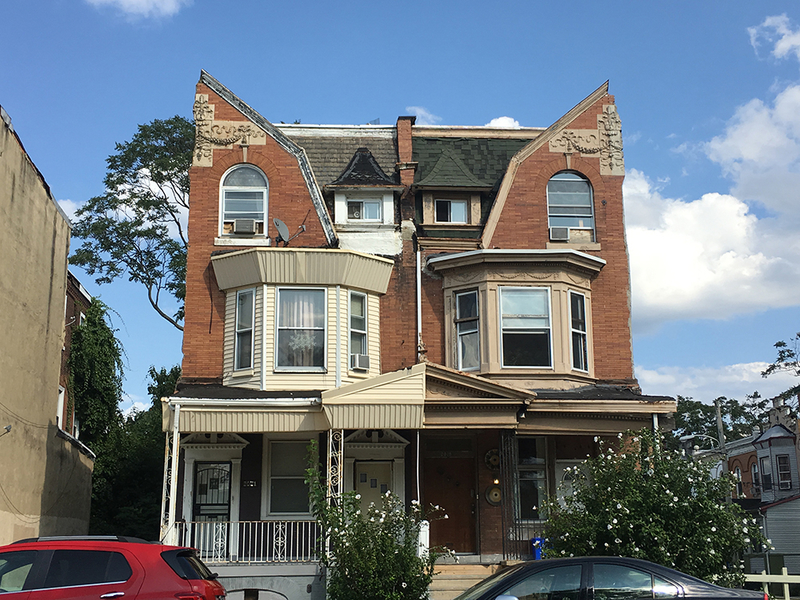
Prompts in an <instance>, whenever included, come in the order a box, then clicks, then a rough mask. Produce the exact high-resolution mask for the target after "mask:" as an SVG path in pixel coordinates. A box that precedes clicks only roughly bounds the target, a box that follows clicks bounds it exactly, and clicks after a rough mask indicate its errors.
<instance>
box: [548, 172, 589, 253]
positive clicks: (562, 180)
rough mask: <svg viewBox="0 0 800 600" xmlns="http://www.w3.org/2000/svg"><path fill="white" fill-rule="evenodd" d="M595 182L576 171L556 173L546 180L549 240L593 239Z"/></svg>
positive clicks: (582, 240)
mask: <svg viewBox="0 0 800 600" xmlns="http://www.w3.org/2000/svg"><path fill="white" fill-rule="evenodd" d="M593 205H594V203H593V201H592V185H591V184H590V183H589V180H588V179H586V178H585V177H583V176H582V175H580V174H578V173H575V172H573V171H562V172H561V173H556V174H555V175H554V176H553V177H552V178H551V179H550V181H549V182H548V184H547V216H548V222H549V225H550V240H551V241H561V242H594V241H595V240H594V208H593Z"/></svg>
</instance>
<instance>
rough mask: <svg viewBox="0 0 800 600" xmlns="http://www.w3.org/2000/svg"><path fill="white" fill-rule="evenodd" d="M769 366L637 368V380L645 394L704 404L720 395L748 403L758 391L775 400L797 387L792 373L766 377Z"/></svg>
mask: <svg viewBox="0 0 800 600" xmlns="http://www.w3.org/2000/svg"><path fill="white" fill-rule="evenodd" d="M767 366H768V365H767V363H765V362H753V363H741V364H735V365H725V366H722V367H658V368H655V369H648V368H646V367H643V366H641V365H637V366H636V378H637V379H638V380H639V385H641V387H642V391H643V392H644V393H645V394H649V395H655V396H659V395H664V396H673V397H674V396H675V395H681V396H684V397H687V396H688V397H691V398H694V399H695V400H700V401H703V402H711V401H713V400H714V398H717V397H719V396H726V397H728V398H736V399H737V400H744V399H745V396H747V395H748V394H752V393H753V392H756V391H757V392H759V393H760V394H761V396H762V397H764V398H772V397H774V396H777V395H778V394H780V393H781V392H783V391H784V390H787V389H789V388H790V387H792V386H794V385H797V378H796V377H795V376H794V375H792V374H791V373H785V372H781V373H776V374H774V375H771V376H769V377H766V378H764V377H762V376H761V372H762V371H763V370H764V369H766V368H767Z"/></svg>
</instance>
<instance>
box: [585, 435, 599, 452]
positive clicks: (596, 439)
mask: <svg viewBox="0 0 800 600" xmlns="http://www.w3.org/2000/svg"><path fill="white" fill-rule="evenodd" d="M599 439H600V438H599V437H597V436H594V441H595V442H596V441H598V440H599ZM587 456H588V454H587Z"/></svg>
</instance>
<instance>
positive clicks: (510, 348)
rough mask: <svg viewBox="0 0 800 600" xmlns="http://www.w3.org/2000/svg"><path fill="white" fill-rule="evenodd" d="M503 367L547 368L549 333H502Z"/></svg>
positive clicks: (548, 361) (548, 363)
mask: <svg viewBox="0 0 800 600" xmlns="http://www.w3.org/2000/svg"><path fill="white" fill-rule="evenodd" d="M503 366H504V367H549V366H550V333H549V332H544V333H508V332H503Z"/></svg>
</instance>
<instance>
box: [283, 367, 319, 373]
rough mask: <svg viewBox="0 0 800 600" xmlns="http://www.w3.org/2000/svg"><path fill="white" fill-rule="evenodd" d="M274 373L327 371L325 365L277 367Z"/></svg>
mask: <svg viewBox="0 0 800 600" xmlns="http://www.w3.org/2000/svg"><path fill="white" fill-rule="evenodd" d="M272 372H273V373H327V372H328V369H326V368H325V367H275V368H274V369H273V371H272Z"/></svg>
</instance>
